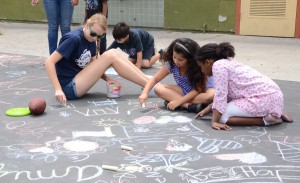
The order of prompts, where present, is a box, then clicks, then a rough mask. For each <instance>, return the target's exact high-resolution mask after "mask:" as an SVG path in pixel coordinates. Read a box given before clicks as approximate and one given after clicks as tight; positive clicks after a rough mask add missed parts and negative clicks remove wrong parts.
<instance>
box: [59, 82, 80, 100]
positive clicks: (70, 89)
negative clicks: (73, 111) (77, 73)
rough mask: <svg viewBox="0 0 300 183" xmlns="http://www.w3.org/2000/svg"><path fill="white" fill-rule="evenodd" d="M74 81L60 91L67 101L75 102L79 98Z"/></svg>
mask: <svg viewBox="0 0 300 183" xmlns="http://www.w3.org/2000/svg"><path fill="white" fill-rule="evenodd" d="M74 80H75V79H74V78H73V79H72V81H71V82H70V83H69V84H67V85H66V86H65V87H64V88H63V89H62V90H63V92H64V93H65V95H66V97H67V99H68V100H75V99H79V98H80V97H78V96H77V93H76V84H75V81H74Z"/></svg>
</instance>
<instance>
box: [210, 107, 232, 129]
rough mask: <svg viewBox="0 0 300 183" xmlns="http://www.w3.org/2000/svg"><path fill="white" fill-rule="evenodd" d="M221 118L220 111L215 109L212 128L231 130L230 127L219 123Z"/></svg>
mask: <svg viewBox="0 0 300 183" xmlns="http://www.w3.org/2000/svg"><path fill="white" fill-rule="evenodd" d="M221 116H222V114H221V113H220V112H219V111H218V110H216V109H213V117H212V120H211V126H212V128H213V129H215V130H231V128H230V127H229V126H228V125H226V124H222V123H220V122H219V121H220V119H221Z"/></svg>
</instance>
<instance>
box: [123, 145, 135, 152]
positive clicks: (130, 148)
mask: <svg viewBox="0 0 300 183" xmlns="http://www.w3.org/2000/svg"><path fill="white" fill-rule="evenodd" d="M121 149H123V150H127V151H133V148H132V147H129V146H124V145H122V146H121Z"/></svg>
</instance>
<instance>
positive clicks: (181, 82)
mask: <svg viewBox="0 0 300 183" xmlns="http://www.w3.org/2000/svg"><path fill="white" fill-rule="evenodd" d="M165 65H166V67H167V69H168V71H169V72H170V73H171V74H172V75H173V78H174V80H175V82H176V84H177V85H178V86H179V87H180V88H181V90H182V92H183V95H186V94H188V93H189V92H190V91H192V90H193V87H192V85H191V83H190V81H189V79H188V77H187V75H184V76H181V75H180V71H179V68H178V67H177V66H176V65H175V64H174V67H173V68H172V69H171V65H170V62H166V63H165ZM214 87H215V86H214V77H213V76H210V77H208V78H207V81H206V86H205V88H206V89H207V88H214Z"/></svg>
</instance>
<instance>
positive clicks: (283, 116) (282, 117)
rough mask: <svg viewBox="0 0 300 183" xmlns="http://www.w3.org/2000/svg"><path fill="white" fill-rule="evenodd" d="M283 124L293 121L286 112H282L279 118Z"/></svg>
mask: <svg viewBox="0 0 300 183" xmlns="http://www.w3.org/2000/svg"><path fill="white" fill-rule="evenodd" d="M280 118H281V119H282V120H283V121H284V122H287V123H292V122H294V119H293V117H292V115H291V114H290V113H288V112H286V111H284V112H283V114H282V115H281V117H280Z"/></svg>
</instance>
